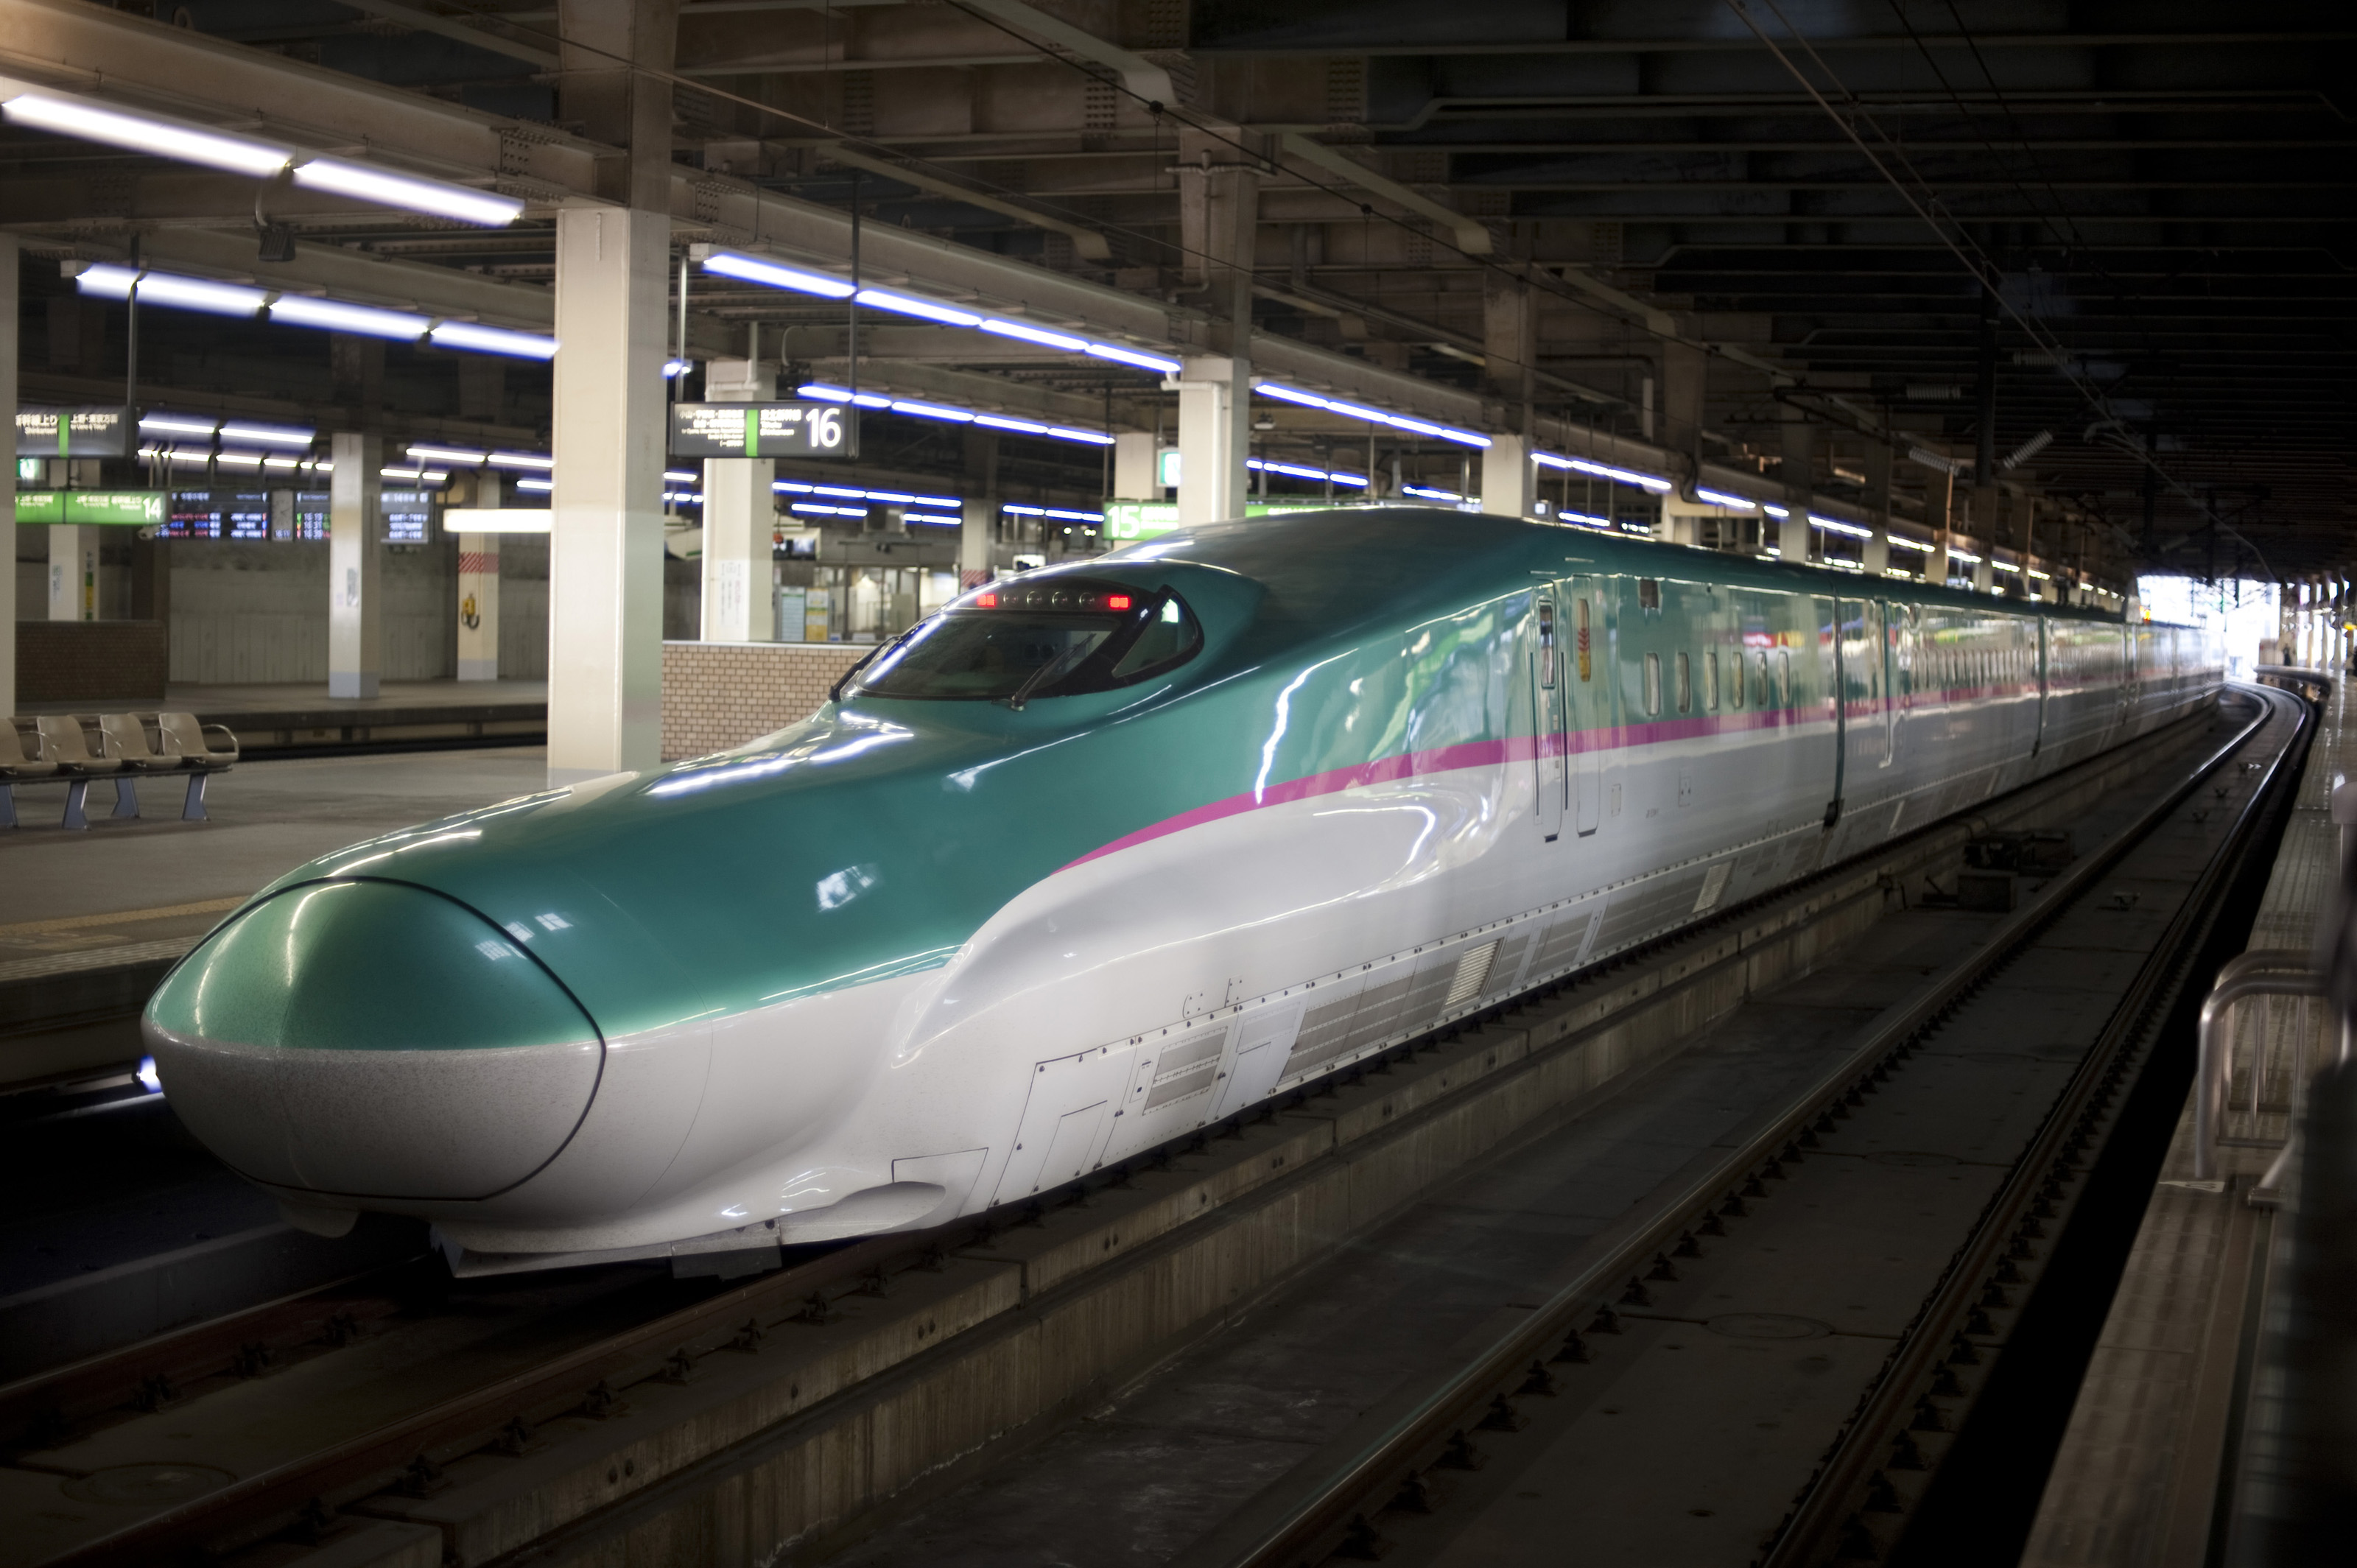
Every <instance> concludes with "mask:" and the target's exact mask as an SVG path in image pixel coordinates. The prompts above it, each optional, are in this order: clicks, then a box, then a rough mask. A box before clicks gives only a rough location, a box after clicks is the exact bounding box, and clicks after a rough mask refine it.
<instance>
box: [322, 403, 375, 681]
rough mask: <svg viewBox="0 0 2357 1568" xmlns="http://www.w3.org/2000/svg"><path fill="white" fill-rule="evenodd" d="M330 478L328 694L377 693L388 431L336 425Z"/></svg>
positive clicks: (332, 440)
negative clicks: (363, 432) (344, 428)
mask: <svg viewBox="0 0 2357 1568" xmlns="http://www.w3.org/2000/svg"><path fill="white" fill-rule="evenodd" d="M329 445H330V449H331V450H332V451H333V452H334V454H335V465H336V467H335V472H334V473H333V474H331V475H329V476H328V695H329V696H330V697H340V698H344V699H347V700H354V699H368V698H373V697H374V696H375V695H376V694H377V685H378V680H379V677H380V674H381V673H382V671H383V668H384V625H383V619H382V617H381V616H380V615H379V614H378V607H377V597H378V595H377V587H378V584H379V582H380V581H381V580H382V576H383V566H382V562H383V560H384V499H383V494H382V492H383V489H384V477H383V475H382V473H381V472H379V470H381V469H382V467H384V438H383V437H382V436H380V435H354V434H352V433H351V432H350V431H341V430H339V431H338V432H337V433H336V434H335V435H334V436H332V437H331V438H330V443H329Z"/></svg>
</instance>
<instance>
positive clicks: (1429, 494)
mask: <svg viewBox="0 0 2357 1568" xmlns="http://www.w3.org/2000/svg"><path fill="white" fill-rule="evenodd" d="M1400 494H1402V495H1404V496H1420V497H1422V498H1423V499H1426V500H1428V501H1461V500H1463V499H1465V498H1464V497H1463V496H1460V495H1458V493H1457V492H1456V491H1455V490H1435V489H1426V487H1424V486H1422V485H1402V486H1401V487H1400Z"/></svg>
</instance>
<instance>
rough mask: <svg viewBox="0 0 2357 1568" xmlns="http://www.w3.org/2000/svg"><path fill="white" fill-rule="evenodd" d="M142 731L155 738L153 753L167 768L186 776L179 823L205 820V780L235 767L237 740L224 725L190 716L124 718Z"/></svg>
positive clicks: (138, 716)
mask: <svg viewBox="0 0 2357 1568" xmlns="http://www.w3.org/2000/svg"><path fill="white" fill-rule="evenodd" d="M124 717H125V718H127V719H131V720H133V721H135V722H136V723H137V724H138V725H140V726H141V728H142V729H143V730H146V729H152V730H153V732H154V734H155V737H156V738H155V743H154V749H155V753H156V756H157V757H159V758H160V757H170V758H172V761H171V763H170V764H169V766H170V767H171V768H177V769H178V770H181V771H184V772H186V773H187V774H188V796H187V798H186V799H185V800H183V801H182V802H181V805H180V820H181V821H183V822H204V821H205V820H206V817H205V780H206V779H208V778H210V777H211V776H212V775H213V774H216V773H226V772H228V771H229V770H230V769H231V768H234V767H236V766H237V758H238V745H237V736H235V735H232V734H231V732H230V730H229V728H228V726H227V725H209V724H205V723H203V722H202V721H200V720H199V718H198V717H197V715H196V714H164V713H156V714H124Z"/></svg>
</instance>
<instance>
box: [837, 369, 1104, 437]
mask: <svg viewBox="0 0 2357 1568" xmlns="http://www.w3.org/2000/svg"><path fill="white" fill-rule="evenodd" d="M794 395H795V396H797V397H807V398H816V399H819V400H820V401H822V402H825V403H853V402H856V403H858V404H859V406H860V407H862V408H879V409H885V410H888V411H889V412H891V413H905V414H909V415H912V416H913V417H915V418H918V419H941V420H947V421H950V422H951V423H953V424H986V425H989V426H990V427H991V428H993V429H995V430H1012V431H1016V432H1017V433H1019V434H1021V435H1044V436H1046V437H1048V438H1049V439H1050V440H1053V441H1077V442H1080V443H1082V444H1083V445H1085V446H1112V445H1113V437H1112V436H1110V435H1105V434H1104V433H1103V432H1102V431H1096V430H1073V429H1071V428H1069V427H1068V426H1065V425H1061V424H1036V423H1034V422H1032V421H1030V420H1027V419H1008V418H1006V417H1005V416H1004V415H1001V414H996V413H973V412H972V411H971V410H968V409H963V408H952V407H950V406H949V405H948V404H947V403H918V402H915V401H912V400H910V399H908V398H891V397H884V396H882V395H880V394H878V393H876V392H861V393H859V394H858V396H857V397H856V398H854V397H853V395H852V394H851V392H849V391H848V390H846V389H845V388H843V387H838V386H833V385H830V384H828V383H827V382H825V381H808V382H805V383H803V384H802V385H801V386H799V387H796V388H795V389H794Z"/></svg>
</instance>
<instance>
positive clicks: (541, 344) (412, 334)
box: [60, 262, 556, 360]
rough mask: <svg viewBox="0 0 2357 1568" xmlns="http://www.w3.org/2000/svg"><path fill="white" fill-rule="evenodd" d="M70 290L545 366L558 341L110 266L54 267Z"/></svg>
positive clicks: (314, 297)
mask: <svg viewBox="0 0 2357 1568" xmlns="http://www.w3.org/2000/svg"><path fill="white" fill-rule="evenodd" d="M60 266H61V268H62V269H63V270H65V271H67V272H68V273H69V274H70V275H71V276H72V278H73V280H74V286H75V287H76V288H78V289H80V290H81V292H82V293H83V294H86V295H91V297H92V298H94V299H127V298H129V297H130V295H131V291H132V287H133V285H137V286H138V290H139V303H140V304H142V305H162V306H172V307H174V308H176V309H179V310H200V311H203V312H205V313H207V314H208V315H212V316H243V317H253V316H258V315H260V314H261V313H262V312H263V311H264V309H267V310H268V311H269V318H270V320H271V321H272V322H274V323H275V324H276V325H278V326H281V327H313V328H320V329H321V330H324V331H329V332H358V333H361V334H363V335H365V336H368V337H372V338H392V339H394V340H395V341H400V342H415V341H416V340H418V339H419V338H430V339H431V340H432V341H433V342H434V343H436V345H438V346H440V347H442V348H445V349H471V350H474V351H476V352H479V353H486V354H511V355H517V356H521V357H522V358H526V359H534V360H546V359H551V358H554V355H555V353H556V339H555V338H550V337H546V336H544V335H542V334H539V333H533V332H511V331H509V330H507V329H506V328H498V327H484V326H481V325H479V324H478V323H476V322H471V321H445V322H440V323H436V321H435V320H434V318H433V317H428V316H419V315H416V314H414V313H413V312H410V311H405V310H386V309H384V308H382V307H381V306H373V305H355V304H353V303H351V302H350V301H349V300H341V299H322V298H320V297H318V296H317V295H307V294H280V293H277V292H275V291H274V290H270V289H261V288H249V287H247V286H246V285H243V284H232V283H217V282H215V281H214V280H213V279H211V278H198V277H186V276H183V275H181V274H178V273H158V272H145V271H142V270H140V269H138V268H136V267H126V266H119V265H117V264H115V263H112V262H97V263H76V262H68V263H60Z"/></svg>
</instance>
